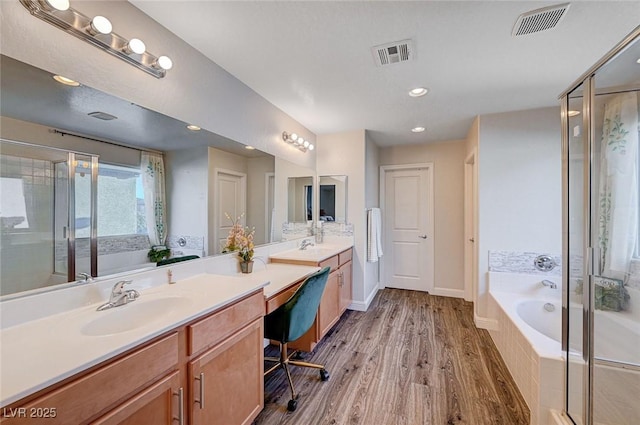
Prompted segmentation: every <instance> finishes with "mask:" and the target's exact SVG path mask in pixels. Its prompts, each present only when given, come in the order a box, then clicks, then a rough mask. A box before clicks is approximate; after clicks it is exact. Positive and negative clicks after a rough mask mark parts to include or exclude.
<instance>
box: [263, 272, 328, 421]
mask: <svg viewBox="0 0 640 425" xmlns="http://www.w3.org/2000/svg"><path fill="white" fill-rule="evenodd" d="M330 270H331V269H330V268H329V267H325V268H323V269H322V270H320V271H318V272H316V273H314V274H312V275H311V276H309V277H308V278H307V280H305V281H304V282H303V283H302V285H300V287H299V288H298V289H297V290H296V292H295V293H294V294H293V295H292V296H291V298H289V299H288V300H287V302H285V303H284V304H282V305H281V306H280V307H278V308H277V309H276V310H274V311H272V312H271V313H269V314H267V315H266V316H265V317H264V336H265V338H268V339H271V340H276V341H278V342H279V343H280V358H277V357H265V360H266V361H270V362H276V364H275V365H274V366H272V367H271V368H270V369H269V370H267V371H266V372H265V373H264V375H265V376H267V375H268V374H269V373H271V372H273V371H274V370H276V369H277V368H278V367H282V368H283V369H284V371H285V373H286V374H287V379H288V380H289V388H290V389H291V400H289V404H288V405H287V409H288V410H289V411H291V412H293V411H294V410H296V407H297V405H298V402H297V399H298V395H297V394H296V392H295V389H294V388H293V381H292V380H291V373H290V372H289V366H290V365H291V366H301V367H311V368H314V369H320V379H321V380H322V381H327V380H328V379H329V372H327V370H326V369H325V367H324V366H323V365H319V364H314V363H307V362H301V361H297V360H291V357H293V356H294V355H295V354H296V353H297V351H294V352H293V353H291V355H287V344H288V343H289V342H291V341H295V340H296V339H298V338H300V337H301V336H302V335H304V334H305V333H306V332H307V331H308V330H309V329H310V328H311V326H312V325H313V322H314V320H315V318H316V313H317V312H318V307H319V306H320V299H321V298H322V293H323V292H324V287H325V286H326V284H327V279H328V278H329V271H330Z"/></svg>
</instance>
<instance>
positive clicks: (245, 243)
mask: <svg viewBox="0 0 640 425" xmlns="http://www.w3.org/2000/svg"><path fill="white" fill-rule="evenodd" d="M224 215H225V217H227V218H228V219H229V220H230V221H231V223H233V226H232V227H231V229H230V230H229V235H228V236H227V242H226V245H225V246H224V248H223V249H222V252H223V253H226V252H236V251H237V252H238V258H240V260H241V261H243V262H248V261H251V260H252V259H253V248H254V244H253V237H254V235H255V233H256V230H255V228H249V227H243V226H242V223H240V219H241V218H242V217H243V216H244V213H243V214H240V216H239V217H237V218H236V219H235V220H233V219H232V218H231V217H230V216H229V214H228V213H224Z"/></svg>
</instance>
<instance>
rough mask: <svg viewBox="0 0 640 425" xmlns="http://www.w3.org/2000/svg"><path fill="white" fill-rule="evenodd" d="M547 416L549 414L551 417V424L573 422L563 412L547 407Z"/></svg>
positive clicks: (568, 423)
mask: <svg viewBox="0 0 640 425" xmlns="http://www.w3.org/2000/svg"><path fill="white" fill-rule="evenodd" d="M549 416H551V419H552V420H553V425H573V422H571V420H569V418H567V416H566V415H565V414H564V412H558V411H557V410H555V409H549Z"/></svg>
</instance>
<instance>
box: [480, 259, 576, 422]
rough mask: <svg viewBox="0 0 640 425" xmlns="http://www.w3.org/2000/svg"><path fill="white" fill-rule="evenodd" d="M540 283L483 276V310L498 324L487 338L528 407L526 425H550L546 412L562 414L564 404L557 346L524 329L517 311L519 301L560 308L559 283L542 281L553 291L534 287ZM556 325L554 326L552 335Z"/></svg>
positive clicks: (521, 276)
mask: <svg viewBox="0 0 640 425" xmlns="http://www.w3.org/2000/svg"><path fill="white" fill-rule="evenodd" d="M544 278H545V277H541V276H539V275H525V274H519V273H495V272H489V288H490V297H489V311H490V313H491V314H492V316H493V317H495V318H496V320H497V322H498V329H497V330H489V334H490V335H491V338H492V339H493V341H494V343H495V344H496V347H497V348H498V351H500V355H501V356H502V358H503V359H504V361H505V363H506V364H507V367H508V368H509V371H510V372H511V376H513V379H514V380H515V381H516V384H517V385H518V388H519V389H520V392H521V393H522V396H523V397H524V399H525V401H526V402H527V405H528V406H529V409H530V411H531V425H547V424H549V423H552V420H551V414H550V409H556V410H562V407H563V402H564V395H563V391H564V385H563V376H564V362H563V358H562V351H561V348H560V344H559V343H558V342H556V341H554V340H553V339H551V338H549V337H547V336H545V335H543V334H542V333H540V332H538V331H536V330H535V329H534V328H532V327H531V326H529V325H527V323H526V322H525V321H524V320H523V319H522V318H521V317H520V316H519V314H518V312H517V308H518V304H520V303H521V302H522V301H524V300H540V301H542V304H543V305H544V303H545V302H551V303H555V304H558V303H560V300H561V294H562V290H561V282H560V278H559V277H546V279H548V280H551V281H552V282H554V283H556V284H557V285H558V288H557V289H551V288H549V287H545V286H543V285H542V284H541V283H540V282H541V280H542V279H544ZM560 326H561V323H560V322H558V323H557V328H558V330H560ZM551 327H553V324H551Z"/></svg>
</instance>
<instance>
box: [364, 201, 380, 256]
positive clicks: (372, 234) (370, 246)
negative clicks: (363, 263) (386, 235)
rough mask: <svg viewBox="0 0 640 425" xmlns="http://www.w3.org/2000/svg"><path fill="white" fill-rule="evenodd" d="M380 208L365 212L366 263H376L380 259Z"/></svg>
mask: <svg viewBox="0 0 640 425" xmlns="http://www.w3.org/2000/svg"><path fill="white" fill-rule="evenodd" d="M381 217H382V216H381V214H380V208H371V209H370V210H369V211H367V261H368V262H370V263H376V262H378V260H379V259H380V257H382V220H381Z"/></svg>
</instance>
